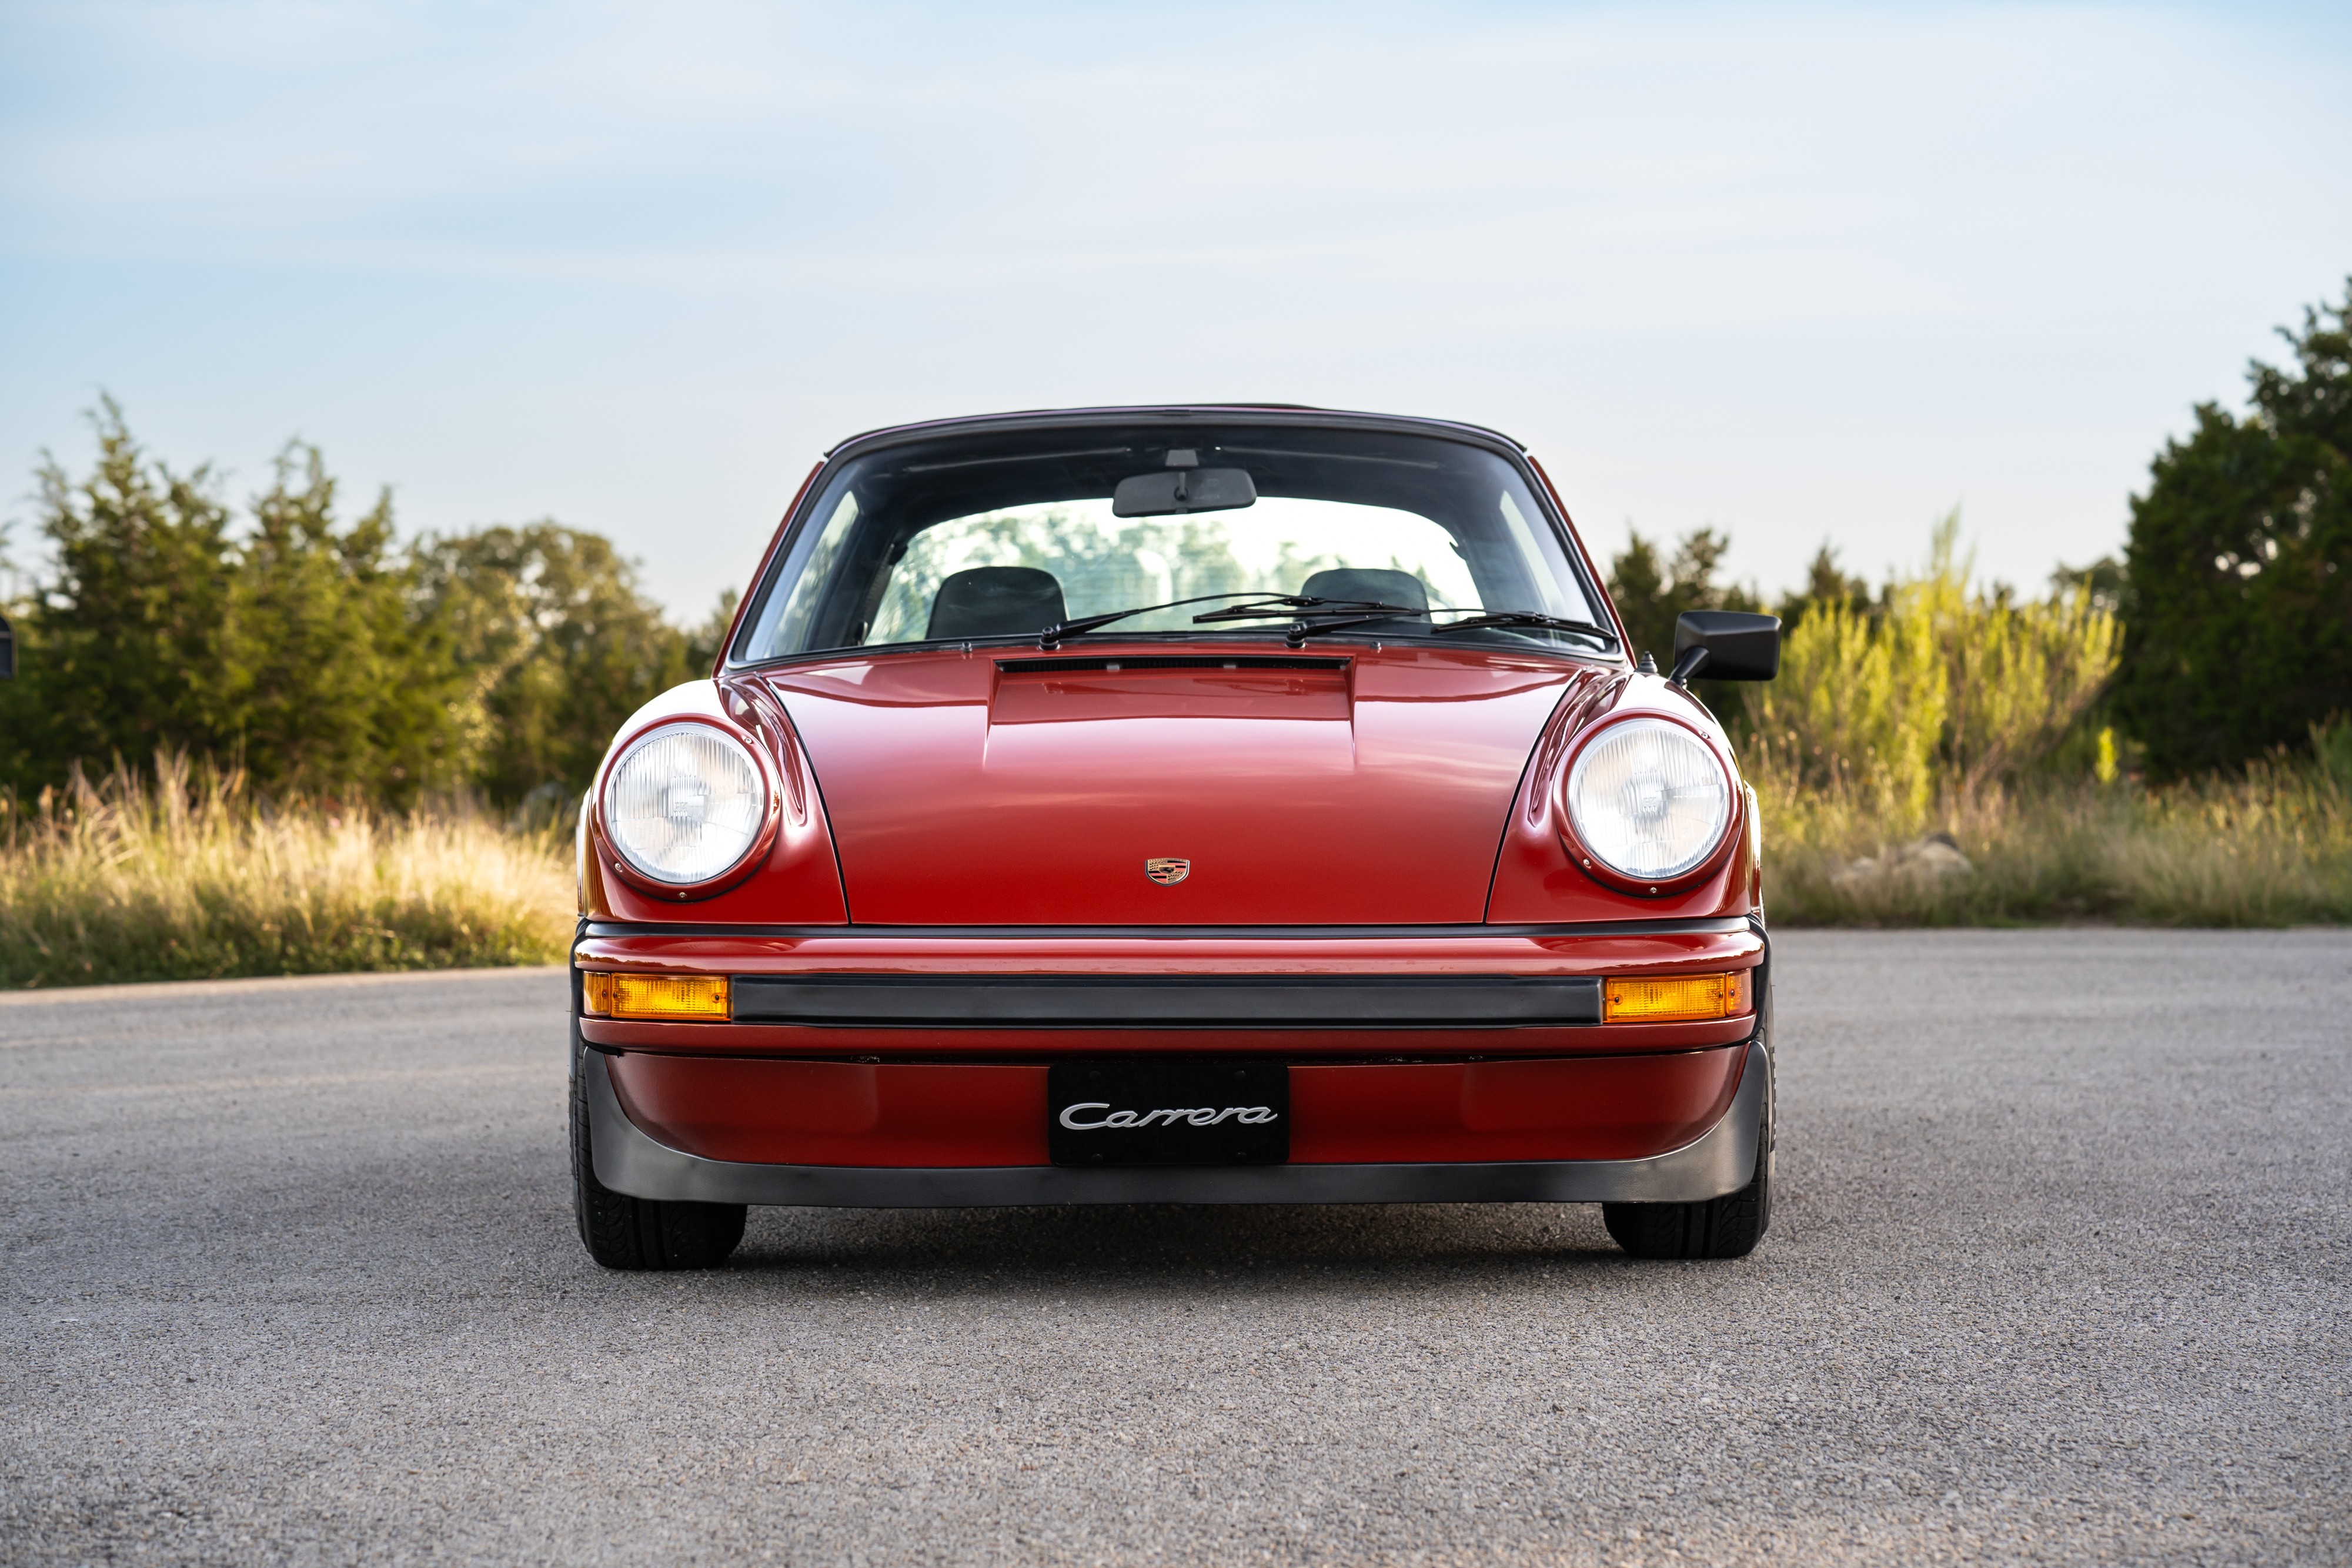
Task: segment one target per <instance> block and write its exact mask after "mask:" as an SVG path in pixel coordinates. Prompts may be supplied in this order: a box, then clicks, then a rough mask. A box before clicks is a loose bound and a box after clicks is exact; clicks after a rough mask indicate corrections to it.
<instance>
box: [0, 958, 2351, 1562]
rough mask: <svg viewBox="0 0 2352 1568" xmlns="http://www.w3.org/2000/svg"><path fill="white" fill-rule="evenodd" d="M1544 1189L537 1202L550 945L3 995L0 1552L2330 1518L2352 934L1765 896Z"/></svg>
mask: <svg viewBox="0 0 2352 1568" xmlns="http://www.w3.org/2000/svg"><path fill="white" fill-rule="evenodd" d="M1776 969H1777V973H1778V979H1779V986H1780V995H1779V1007H1780V1033H1781V1037H1782V1038H1781V1042H1780V1094H1781V1118H1782V1122H1781V1129H1782V1130H1781V1136H1782V1145H1781V1155H1780V1193H1779V1198H1778V1203H1777V1206H1776V1216H1775V1219H1774V1224H1773V1228H1772V1232H1771V1234H1770V1235H1769V1237H1768V1238H1766V1239H1765V1241H1764V1243H1763V1245H1762V1246H1761V1247H1760V1248H1759V1249H1758V1251H1757V1252H1756V1253H1755V1255H1754V1256H1752V1257H1750V1258H1748V1259H1746V1260H1739V1261H1736V1262H1709V1263H1666V1264H1660V1263H1636V1262H1633V1261H1631V1260H1627V1259H1625V1258H1624V1257H1622V1255H1621V1254H1619V1253H1618V1252H1617V1250H1616V1249H1614V1247H1613V1246H1612V1244H1611V1243H1610V1241H1609V1239H1608V1237H1607V1235H1606V1233H1605V1232H1603V1230H1602V1229H1601V1222H1600V1215H1599V1211H1598V1210H1597V1209H1594V1208H1591V1207H1559V1208H1551V1207H1538V1206H1510V1207H1467V1206H1426V1207H1392V1208H1381V1207H1349V1208H1328V1209H1315V1208H1280V1209H1234V1210H1218V1209H1180V1208H1142V1209H1085V1210H1074V1211H1066V1212H1057V1211H1051V1210H1042V1209H1021V1210H998V1211H975V1210H959V1211H938V1210H889V1211H864V1212H859V1211H847V1210H823V1209H755V1210H753V1211H752V1218H751V1229H750V1232H749V1234H748V1236H747V1237H746V1239H745V1243H744V1246H743V1249H742V1250H741V1252H740V1253H739V1254H738V1255H737V1258H736V1260H734V1263H733V1264H732V1266H730V1268H728V1269H726V1270H721V1271H719V1272H716V1273H709V1274H699V1275H625V1274H608V1273H605V1272H604V1271H602V1270H598V1269H597V1268H596V1267H595V1266H594V1265H593V1264H592V1263H590V1262H589V1260H588V1259H587V1258H586V1256H585V1255H584V1254H583V1252H582V1250H581V1249H580V1245H579V1242H578V1239H576V1237H575V1236H574V1234H573V1231H572V1215H571V1208H570V1197H569V1192H568V1187H567V1185H566V1182H567V1178H566V1174H565V1163H564V1151H563V1132H562V1114H563V1042H564V1019H563V995H564V987H563V980H562V976H561V975H560V974H556V973H551V972H545V971H539V972H507V973H486V974H463V975H452V976H424V977H393V978H382V979H373V978H353V979H318V980H277V981H244V982H227V983H222V984H216V985H206V986H158V987H142V988H113V989H105V990H91V991H82V992H58V993H53V994H50V995H47V996H21V995H19V996H11V997H5V998H0V1247H5V1252H4V1253H0V1256H5V1277H0V1332H5V1334H6V1349H5V1354H0V1562H5V1563H108V1562H157V1563H165V1562H168V1563H210V1562H220V1563H278V1562H289V1563H339V1562H347V1561H348V1562H358V1561H366V1562H371V1563H397V1562H416V1563H432V1562H454V1561H481V1562H499V1563H518V1562H541V1561H544V1562H579V1563H591V1562H614V1563H732V1562H769V1561H773V1562H784V1563H930V1562H936V1563H1032V1562H1034V1563H1217V1564H1229V1563H1255V1562H1273V1563H1349V1564H1354V1563H1739V1562H1762V1561H1767V1560H1769V1561H1773V1562H1776V1563H1906V1564H1910V1563H1937V1562H1944V1561H1965V1562H2035V1563H2042V1562H2047V1563H2083V1562H2115V1563H2344V1562H2352V1492H2347V1482H2348V1481H2352V1414H2348V1412H2352V1398H2348V1397H2347V1394H2348V1393H2352V1314H2347V1304H2352V1303H2347V1284H2348V1283H2352V1248H2347V1230H2352V1226H2347V1202H2346V1199H2347V1188H2352V1114H2347V1112H2352V1060H2347V1059H2348V1058H2352V933H2347V932H2343V931H2295V932H2274V933H2211V932H2169V933H2159V932H2122V931H2107V930H2059V931H2018V932H1959V933H1885V934H1877V933H1818V932H1814V933H1808V932H1794V933H1786V934H1783V935H1782V936H1780V938H1779V946H1778V961H1777V964H1776Z"/></svg>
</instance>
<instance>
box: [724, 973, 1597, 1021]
mask: <svg viewBox="0 0 2352 1568" xmlns="http://www.w3.org/2000/svg"><path fill="white" fill-rule="evenodd" d="M733 993H734V1015H735V1021H736V1022H738V1023H793V1024H815V1025H821V1026H832V1027H835V1028H888V1027H913V1028H929V1029H940V1028H947V1029H1430V1028H1444V1029H1531V1028H1543V1027H1551V1028H1557V1027H1559V1026H1560V1025H1563V1024H1597V1023H1599V1022H1600V1021H1601V982H1600V980H1599V979H1597V978H1595V977H1592V976H1590V975H1561V976H1550V975H1491V976H1490V975H1444V976H1427V977H1423V976H1358V975H1315V976H1297V975H1281V976H1264V977H1257V976H1245V977H1244V976H1225V975H1219V976H1202V977H1192V976H1168V975H1150V976H1141V975H1137V976H1128V975H1120V976H1062V975H922V976H910V975H794V976H782V975H741V976H738V977H735V980H734V984H733Z"/></svg>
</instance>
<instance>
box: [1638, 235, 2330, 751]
mask: <svg viewBox="0 0 2352 1568" xmlns="http://www.w3.org/2000/svg"><path fill="white" fill-rule="evenodd" d="M2280 336H2281V337H2282V338H2284V340H2286V342H2287V344H2288V346H2289V348H2290V349H2291V350H2293V360H2292V362H2291V363H2288V364H2286V365H2284V366H2277V365H2271V364H2266V363H2263V362H2262V361H2254V362H2253V363H2252V364H2251V365H2250V366H2249V367H2248V370H2247V379H2248V380H2249V382H2251V383H2252V394H2251V396H2250V398H2249V407H2248V409H2247V411H2246V412H2245V413H2242V414H2232V413H2230V412H2229V411H2227V410H2225V409H2223V408H2221V406H2220V405H2219V404H2218V403H2213V402H2206V403H2200V404H2199V405H2198V407H2197V409H2196V413H2195V418H2196V427H2195V429H2194V430H2193V431H2192V432H2191V433H2190V434H2189V435H2188V436H2187V437H2186V438H2185V439H2176V440H2170V441H2168V442H2167V443H2166V444H2165V447H2164V450H2163V451H2162V452H2161V453H2159V454H2158V455H2157V457H2156V459H2155V460H2154V463H2153V464H2152V465H2151V469H2150V474H2149V484H2148V487H2147V493H2146V494H2144V495H2137V496H2134V497H2132V498H2131V525H2130V529H2129V533H2128V536H2127V538H2126V545H2125V548H2124V551H2123V555H2122V558H2121V559H2113V558H2110V559H2102V560H2098V561H2095V562H2093V563H2092V564H2091V565H2089V566H2087V567H2082V568H2071V569H2070V568H2066V567H2061V568H2059V569H2058V570H2057V571H2056V572H2055V573H2053V577H2052V580H2051V584H2050V589H2049V592H2048V594H2047V596H2046V597H2045V598H2044V599H2042V601H2039V603H2038V606H2029V605H2026V604H2024V603H2022V602H2021V601H2020V596H2019V594H2018V592H2017V591H2016V590H2015V589H2014V588H2011V587H2008V586H2004V585H2000V584H1994V585H1991V586H1990V588H1988V589H1985V590H1983V591H1981V593H1980V594H1979V595H1978V596H1977V597H1976V599H1975V600H1974V601H1971V602H1970V604H1969V605H1968V606H1965V607H1964V608H1967V610H1968V613H1967V614H1965V615H1963V614H1960V613H1959V612H1958V610H1956V609H1954V608H1952V607H1953V606H1955V605H1957V604H1958V602H1959V600H1958V598H1957V597H1956V591H1955V588H1954V581H1953V577H1952V573H1953V559H1952V553H1951V551H1952V536H1951V531H1950V527H1951V525H1950V520H1949V519H1948V520H1947V523H1946V524H1945V525H1942V526H1940V527H1939V530H1938V535H1937V538H1938V544H1937V556H1936V559H1931V560H1930V561H1929V563H1928V566H1927V570H1926V572H1925V573H1924V574H1916V575H1913V576H1910V577H1894V578H1890V579H1889V580H1887V581H1886V582H1885V583H1884V584H1882V585H1880V586H1878V587H1877V588H1875V589H1874V588H1873V587H1872V585H1871V584H1870V583H1869V582H1867V581H1866V580H1864V579H1862V578H1860V577H1856V576H1853V575H1850V574H1848V573H1847V572H1846V571H1845V570H1843V568H1842V567H1841V566H1840V565H1839V562H1838V559H1837V555H1836V552H1835V551H1834V550H1832V549H1831V548H1830V547H1829V546H1828V545H1826V544H1824V545H1823V546H1822V548H1821V549H1820V551H1819V552H1818V553H1817V554H1816V555H1815V556H1814V558H1813V560H1812V563H1811V569H1810V570H1809V571H1808V573H1807V576H1806V580H1805V582H1804V584H1803V585H1802V586H1801V587H1800V588H1799V589H1798V590H1797V591H1794V592H1792V593H1790V594H1788V595H1786V596H1784V597H1783V598H1781V599H1780V601H1778V602H1777V603H1772V604H1768V603H1766V602H1765V601H1764V600H1763V596H1762V595H1760V594H1759V593H1758V592H1757V591H1755V590H1754V589H1752V588H1743V587H1741V586H1739V585H1738V584H1736V583H1730V582H1727V581H1725V580H1722V577H1721V575H1720V565H1721V561H1722V559H1723V556H1724V554H1725V551H1726V550H1727V549H1728V547H1729V543H1730V541H1729V539H1728V538H1727V537H1726V536H1725V535H1723V534H1722V533H1720V532H1718V531H1717V530H1714V529H1711V528H1700V529H1698V530H1696V531H1695V532H1693V533H1690V534H1688V535H1685V537H1684V538H1682V539H1681V540H1679V541H1678V542H1677V543H1676V544H1675V546H1673V547H1672V548H1671V549H1667V548H1665V547H1662V546H1661V545H1660V544H1658V543H1656V542H1654V541H1652V540H1650V539H1647V538H1643V537H1642V535H1641V534H1640V533H1638V532H1636V533H1635V534H1634V535H1633V538H1632V541H1631V543H1630V545H1629V546H1628V548H1627V549H1625V550H1624V551H1622V553H1620V554H1619V555H1618V556H1617V557H1616V558H1615V559H1613V560H1612V563H1611V569H1610V572H1609V591H1610V596H1611V597H1612V599H1613V600H1615V601H1616V604H1617V609H1618V612H1619V613H1620V614H1621V615H1622V616H1623V617H1624V619H1625V623H1626V628H1627V630H1628V632H1630V633H1631V635H1632V638H1633V646H1634V647H1635V648H1636V649H1637V650H1647V651H1651V652H1654V653H1656V654H1657V655H1658V656H1659V658H1660V660H1661V661H1662V662H1663V661H1664V658H1665V656H1666V654H1667V653H1669V652H1670V651H1671V649H1672V648H1673V646H1674V625H1675V617H1676V616H1678V615H1680V614H1681V613H1682V612H1684V611H1685V610H1703V609H1722V610H1765V609H1770V610H1774V611H1776V612H1778V613H1779V614H1780V616H1781V618H1782V620H1783V622H1785V631H1786V632H1787V633H1788V634H1789V636H1790V641H1791V643H1793V642H1794V641H1795V634H1796V632H1798V630H1799V629H1800V628H1801V625H1802V624H1803V622H1805V621H1806V619H1807V618H1808V617H1811V616H1816V615H1819V614H1822V613H1823V612H1831V613H1834V614H1836V615H1839V616H1841V617H1843V618H1845V620H1846V621H1847V622H1849V625H1848V626H1847V627H1845V628H1843V630H1844V631H1845V632H1847V633H1848V635H1849V640H1851V641H1853V642H1854V643H1855V647H1856V650H1857V653H1864V652H1867V649H1868V647H1869V645H1870V644H1869V641H1868V640H1869V639H1871V638H1876V639H1878V640H1879V641H1880V642H1882V643H1885V644H1886V646H1887V648H1888V649H1889V650H1890V652H1889V653H1888V655H1887V656H1888V657H1890V658H1899V657H1901V656H1902V650H1903V649H1904V648H1906V647H1907V646H1908V644H1909V643H1910V642H1916V637H1915V636H1913V634H1912V633H1911V632H1906V630H1905V628H1904V626H1903V625H1902V624H1900V623H1902V622H1906V621H1907V622H1916V618H1917V614H1918V613H1919V609H1920V605H1921V604H1922V602H1923V601H1928V600H1935V599H1937V598H1940V601H1941V602H1942V603H1943V605H1944V606H1945V608H1942V609H1939V610H1937V612H1936V619H1937V623H1938V625H1939V626H1940V628H1941V631H1940V633H1939V635H1940V636H1941V637H1942V638H1943V639H1944V640H1945V641H1946V642H1948V643H1953V644H1954V646H1953V647H1952V648H1951V649H1949V650H1948V653H1947V655H1946V661H1947V663H1953V662H1958V661H1965V660H1967V659H1968V658H1969V657H1970V656H1971V654H1972V653H1980V652H1981V651H1982V650H1981V648H1979V647H1976V646H1975V645H1977V644H1982V643H1988V642H1990V641H1994V640H1999V639H2009V638H2013V637H2015V636H2016V635H2019V634H2020V632H2019V628H2021V627H2023V626H2026V625H2027V624H2028V623H2029V622H2032V623H2033V624H2034V625H2036V626H2040V627H2045V628H2046V627H2055V626H2057V625H2059V624H2060V623H2061V622H2063V623H2064V624H2065V625H2066V626H2068V627H2071V628H2072V629H2073V630H2072V631H2070V632H2067V633H2066V635H2069V636H2075V637H2078V638H2088V639H2091V640H2093V641H2095V640H2096V639H2097V638H2098V637H2099V636H2100V635H2101V633H2100V632H2099V630H2098V627H2097V624H2096V622H2095V621H2094V620H2090V619H2086V618H2084V617H2085V616H2095V615H2099V614H2111V615H2112V616H2113V617H2114V618H2115V621H2116V622H2117V623H2118V625H2119V627H2120V631H2121V637H2120V642H2119V645H2118V646H2116V649H2115V650H2114V652H2113V655H2112V659H2111V664H2112V670H2113V673H2112V674H2111V675H2109V676H2108V677H2107V678H2106V680H2105V682H2104V683H2103V685H2102V687H2101V689H2100V690H2098V691H2097V692H2095V693H2089V694H2086V693H2084V692H2083V691H2082V690H2081V689H2080V687H2079V685H2066V684H2065V683H2063V682H2060V683H2059V685H2063V689H2064V691H2065V693H2066V694H2068V695H2067V696H2066V699H2065V700H2067V701H2069V702H2072V703H2075V704H2077V705H2078V706H2079V709H2080V712H2081V714H2082V715H2084V716H2085V717H2086V721H2087V723H2088V724H2090V725H2092V726H2095V727H2108V726H2110V725H2111V726H2112V727H2114V728H2115V729H2116V730H2118V731H2120V732H2121V734H2122V736H2123V737H2125V740H2126V743H2128V744H2130V745H2132V746H2133V747H2135V748H2136V751H2137V758H2138V761H2139V762H2140V764H2141V765H2142V766H2144V767H2145V768H2146V769H2147V771H2148V772H2149V773H2150V774H2151V775H2153V776H2155V777H2157V778H2158V779H2177V778H2181V777H2185V776H2188V775H2191V774H2200V773H2207V772H2211V771H2214V770H2217V769H2227V768H2237V767H2240V766H2242V765H2243V764H2245V763H2247V762H2250V761H2252V760H2254V759H2256V758H2262V757H2264V756H2267V755H2270V754H2272V753H2273V752H2277V751H2281V750H2286V751H2303V750H2307V749H2308V748H2309V747H2310V746H2311V745H2312V742H2313V737H2314V735H2315V730H2316V729H2317V727H2320V726H2323V725H2325V724H2326V723H2327V722H2328V721H2329V720H2330V719H2331V718H2333V717H2336V716H2352V279H2347V285H2346V292H2345V298H2344V301H2343V302H2342V303H2341V304H2336V305H2322V306H2318V307H2315V308H2309V309H2306V310H2305V312H2304V319H2303V325H2302V327H2301V329H2293V328H2282V329H2280ZM1930 585H1938V586H1935V587H1934V589H1933V591H1932V592H1923V590H1925V589H1927V588H1928V587H1929V586H1930ZM2029 610H2038V612H2039V619H2038V621H2037V620H2036V618H2035V617H2034V616H2032V615H2029V614H2027V612H2028V611H2029ZM2070 617H2071V618H2072V619H2069V618H2070ZM2053 634H2054V633H2053V632H2048V631H2042V630H2038V631H2035V632H2032V637H2029V641H2032V640H2033V638H2040V639H2041V640H2042V641H2043V642H2047V641H2048V639H2049V637H2050V636H2051V635H2053ZM2026 664H2032V661H2030V660H2029V661H2026ZM2062 666H2063V667H2065V668H2068V669H2072V670H2078V669H2079V660H2076V661H2074V662H2072V663H2070V662H2069V661H2067V660H2060V661H2059V664H2057V665H2053V666H2050V667H2051V668H2057V667H2062ZM2020 667H2021V668H2022V667H2025V666H2024V665H2021V666H2020ZM2049 678H2050V679H2052V680H2053V681H2056V680H2057V677H2056V676H2054V675H2053V676H2050V677H2049ZM2071 678H2072V677H2071V676H2070V677H2069V679H2071ZM1700 685H1701V686H1702V688H1704V687H1705V683H1704V682H1702V683H1700ZM1837 685H1838V683H1837V682H1835V681H1832V683H1831V687H1832V690H1831V692H1829V693H1825V694H1824V696H1823V701H1824V702H1825V703H1827V702H1829V701H1831V699H1832V696H1833V695H1834V690H1835V688H1836V687H1837ZM2054 689H2055V688H2053V692H2054ZM1707 695H1708V698H1709V701H1710V703H1711V704H1713V706H1716V708H1717V712H1719V713H1724V714H1727V716H1735V718H1738V717H1743V716H1745V715H1744V713H1743V707H1742V704H1741V701H1740V697H1739V694H1738V690H1737V689H1736V688H1723V689H1721V690H1718V691H1714V692H1710V693H1708V694H1707ZM2052 700H2053V701H2056V700H2059V699H2058V698H2057V696H2056V695H2053V698H2052ZM1748 703H1749V705H1751V706H1760V708H1771V707H1773V706H1775V702H1774V695H1773V694H1770V693H1761V692H1759V693H1751V694H1749V696H1748ZM1898 706H1899V705H1898ZM2035 734H2036V735H2037V737H2038V739H2037V742H2036V749H2035V750H2034V751H2033V752H2032V754H2031V755H2028V756H2025V757H2021V758H2019V759H2018V760H2019V761H2020V763H2021V764H2022V763H2029V762H2032V761H2033V760H2036V759H2037V758H2038V759H2047V758H2049V757H2050V756H2052V755H2053V754H2055V753H2059V752H2061V750H2062V748H2063V747H2067V746H2068V744H2069V742H2070V741H2071V742H2073V743H2074V751H2080V752H2083V753H2084V755H2095V753H2094V750H2093V748H2091V747H2089V746H2088V744H2087V739H2086V737H2085V736H2084V734H2083V733H2081V732H2079V731H2078V732H2077V733H2074V734H2073V735H2068V734H2063V733H2055V732H2052V731H2050V730H2049V729H2048V728H2047V727H2042V728H2039V729H2037V730H2036V731H2035ZM1953 744H1954V743H1953V742H1952V740H1951V738H1950V737H1949V735H1947V738H1946V742H1945V745H1946V747H1947V748H1949V747H1950V746H1951V745H1953ZM2066 755H2068V756H2072V755H2073V752H2067V753H2066Z"/></svg>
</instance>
